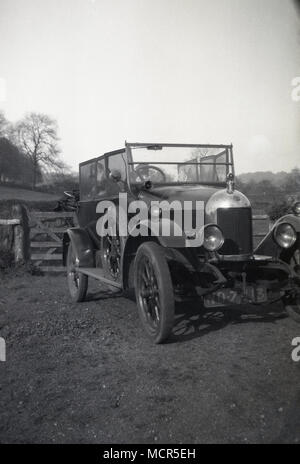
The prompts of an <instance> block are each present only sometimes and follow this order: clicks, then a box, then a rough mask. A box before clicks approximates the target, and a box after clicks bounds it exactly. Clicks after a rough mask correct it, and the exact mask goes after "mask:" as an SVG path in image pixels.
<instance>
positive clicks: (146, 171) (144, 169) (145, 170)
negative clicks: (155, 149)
mask: <svg viewBox="0 0 300 464" xmlns="http://www.w3.org/2000/svg"><path fill="white" fill-rule="evenodd" d="M150 170H151V171H156V172H158V173H159V174H160V175H161V177H162V182H165V181H166V179H167V178H166V174H165V173H164V171H163V170H162V169H160V168H158V167H157V166H152V164H139V165H138V166H137V167H136V168H135V172H136V174H137V175H138V177H140V178H141V180H143V181H147V180H150V181H152V179H151V174H150Z"/></svg>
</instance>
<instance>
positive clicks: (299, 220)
mask: <svg viewBox="0 0 300 464" xmlns="http://www.w3.org/2000/svg"><path fill="white" fill-rule="evenodd" d="M283 222H287V223H288V224H291V226H293V227H294V229H295V231H296V232H297V235H298V241H297V242H298V243H299V236H300V217H299V216H296V215H294V214H287V215H285V216H282V217H281V218H279V219H278V220H277V221H276V222H275V224H274V225H273V227H272V229H271V230H270V231H269V232H268V233H267V235H266V236H265V237H264V238H263V239H262V241H261V242H260V243H259V245H258V246H257V247H256V249H255V250H254V254H257V255H267V256H273V257H282V256H281V255H282V254H284V253H286V250H282V248H281V247H279V246H278V245H277V243H276V242H275V240H274V238H273V232H274V229H275V227H276V226H277V225H278V224H281V223H283Z"/></svg>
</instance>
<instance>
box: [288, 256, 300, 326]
mask: <svg viewBox="0 0 300 464" xmlns="http://www.w3.org/2000/svg"><path fill="white" fill-rule="evenodd" d="M290 266H291V267H292V269H293V271H294V272H295V274H296V275H298V276H299V277H300V248H297V249H296V250H295V252H294V254H293V256H292V257H291V260H290ZM285 309H286V311H287V313H288V314H289V316H291V317H292V318H293V319H294V321H296V322H300V297H299V296H298V297H297V298H295V301H293V302H292V303H290V304H287V305H286V307H285Z"/></svg>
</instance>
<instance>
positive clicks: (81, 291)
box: [67, 243, 88, 302]
mask: <svg viewBox="0 0 300 464" xmlns="http://www.w3.org/2000/svg"><path fill="white" fill-rule="evenodd" d="M67 280H68V287H69V292H70V295H71V297H72V300H73V301H76V302H80V301H84V300H85V297H86V292H87V288H88V277H87V276H86V275H84V274H82V273H81V272H78V270H77V269H76V256H75V253H74V250H73V247H72V243H70V244H69V248H68V256H67Z"/></svg>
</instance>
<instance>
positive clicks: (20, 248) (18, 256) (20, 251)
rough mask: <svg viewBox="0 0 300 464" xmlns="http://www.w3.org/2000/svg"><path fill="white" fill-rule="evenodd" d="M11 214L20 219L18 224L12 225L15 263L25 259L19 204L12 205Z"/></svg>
mask: <svg viewBox="0 0 300 464" xmlns="http://www.w3.org/2000/svg"><path fill="white" fill-rule="evenodd" d="M12 212H13V216H14V217H15V218H18V219H20V224H17V225H15V226H14V255H15V263H21V262H23V261H25V254H24V251H25V241H24V229H23V221H22V209H21V206H20V205H14V206H13V208H12Z"/></svg>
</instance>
